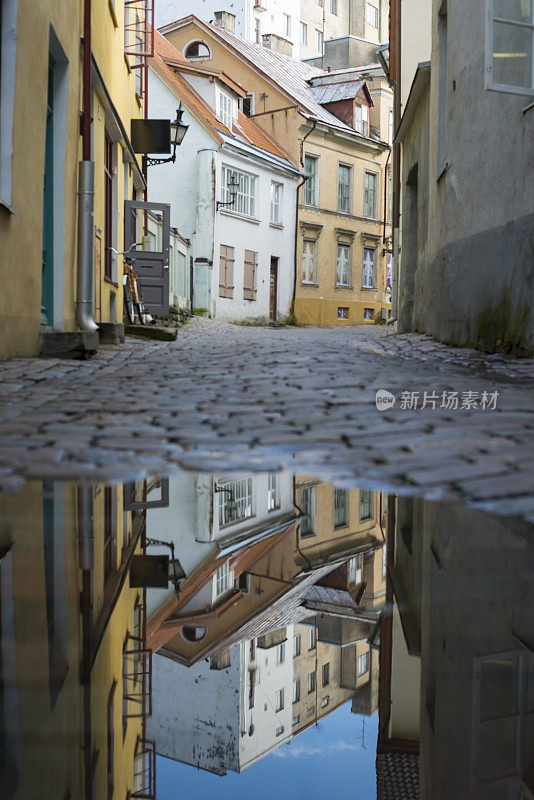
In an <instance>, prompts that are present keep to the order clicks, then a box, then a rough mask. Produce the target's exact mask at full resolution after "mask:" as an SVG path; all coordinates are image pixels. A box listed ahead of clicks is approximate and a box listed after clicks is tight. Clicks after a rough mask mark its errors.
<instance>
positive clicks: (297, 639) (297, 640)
mask: <svg viewBox="0 0 534 800" xmlns="http://www.w3.org/2000/svg"><path fill="white" fill-rule="evenodd" d="M301 648H302V639H301V635H300V633H296V634H295V636H293V658H297V657H298V656H300V653H301Z"/></svg>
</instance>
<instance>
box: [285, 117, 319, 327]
mask: <svg viewBox="0 0 534 800" xmlns="http://www.w3.org/2000/svg"><path fill="white" fill-rule="evenodd" d="M316 127H317V120H316V119H314V120H313V126H312V127H311V128H310V130H309V131H308V133H307V134H306V135H305V136H304V137H303V138H302V141H301V143H300V166H301V167H304V142H305V141H306V139H307V138H308V136H310V134H312V133H313V132H314V130H315V128H316ZM307 180H308V176H307V175H306V177H304V178H303V179H302V180H301V182H300V183H299V184H298V185H297V196H296V208H295V246H294V265H293V266H294V269H293V273H294V275H293V298H292V300H291V309H292V311H293V314H294V313H295V298H296V295H297V272H298V248H297V245H298V239H299V192H300V190H301V188H302V186H304V184H305V183H306V181H307Z"/></svg>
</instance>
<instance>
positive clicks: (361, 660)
mask: <svg viewBox="0 0 534 800" xmlns="http://www.w3.org/2000/svg"><path fill="white" fill-rule="evenodd" d="M368 669H369V653H362V654H361V656H358V677H360V676H361V675H365V673H366V672H367V671H368Z"/></svg>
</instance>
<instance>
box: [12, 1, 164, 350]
mask: <svg viewBox="0 0 534 800" xmlns="http://www.w3.org/2000/svg"><path fill="white" fill-rule="evenodd" d="M144 9H145V2H144V0H139V1H138V2H131V0H130V1H129V2H128V3H126V2H125V0H84V2H80V1H79V0H61V2H57V0H37V2H36V0H6V2H3V3H2V19H1V23H0V37H1V43H2V46H1V48H0V53H1V56H0V58H1V74H2V88H1V91H0V119H1V120H2V121H1V123H0V124H1V129H0V281H1V284H2V292H0V358H8V357H13V356H32V355H37V353H38V352H39V349H40V348H41V349H42V351H43V352H45V353H47V352H50V349H51V348H53V352H54V353H55V354H66V353H69V352H70V353H71V354H72V353H75V354H78V355H83V354H84V353H86V352H87V351H92V350H94V349H96V348H97V347H98V336H97V335H96V331H97V327H96V324H95V322H96V323H100V322H104V323H106V322H108V323H109V322H111V323H114V322H119V323H120V322H121V321H122V261H121V258H120V257H117V256H116V255H114V253H113V251H112V250H111V249H110V248H111V247H112V248H114V249H115V250H119V251H120V250H122V249H123V228H124V212H123V209H124V200H126V199H133V198H134V197H136V195H138V194H139V192H141V191H142V190H143V188H144V185H145V183H144V179H143V175H142V173H141V170H140V168H139V164H138V162H137V160H136V157H135V155H134V152H133V149H132V146H131V143H130V139H129V136H130V122H131V120H132V119H133V118H138V117H141V116H142V115H143V81H142V77H143V72H144V70H143V68H142V66H141V65H142V63H144V60H145V58H146V55H147V54H148V52H149V50H150V37H148V38H147V37H146V36H145V32H146V30H147V29H148V27H147V26H148V22H149V20H148V19H146V18H145V11H144ZM86 12H87V13H86ZM84 15H85V16H84ZM136 32H137V35H136ZM80 36H81V37H82V39H83V42H84V43H85V46H84V47H83V48H80ZM84 64H85V67H86V69H85V71H84ZM84 75H85V78H84ZM84 107H85V114H84ZM80 115H81V118H80ZM30 116H31V124H30ZM83 162H85V166H83V165H82V164H83ZM93 180H94V194H93ZM93 207H94V216H93ZM84 208H85V212H84ZM77 330H79V331H80V332H81V333H83V335H80V336H78V337H72V336H70V337H66V336H58V335H57V334H66V333H70V334H72V333H74V332H76V331H77ZM106 333H108V334H109V331H104V335H105V334H106ZM45 334H48V336H45ZM50 334H53V335H54V336H52V337H51V336H50Z"/></svg>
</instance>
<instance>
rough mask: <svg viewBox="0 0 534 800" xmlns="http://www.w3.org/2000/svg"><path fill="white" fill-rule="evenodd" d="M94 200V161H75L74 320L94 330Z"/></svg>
mask: <svg viewBox="0 0 534 800" xmlns="http://www.w3.org/2000/svg"><path fill="white" fill-rule="evenodd" d="M94 201H95V163H94V161H80V163H79V165H78V271H77V293H76V294H77V298H78V299H77V302H76V322H77V324H78V327H79V328H80V330H82V331H97V330H98V325H97V324H96V322H95V321H94V319H93V314H94V311H93V308H94V281H93V220H94Z"/></svg>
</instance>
